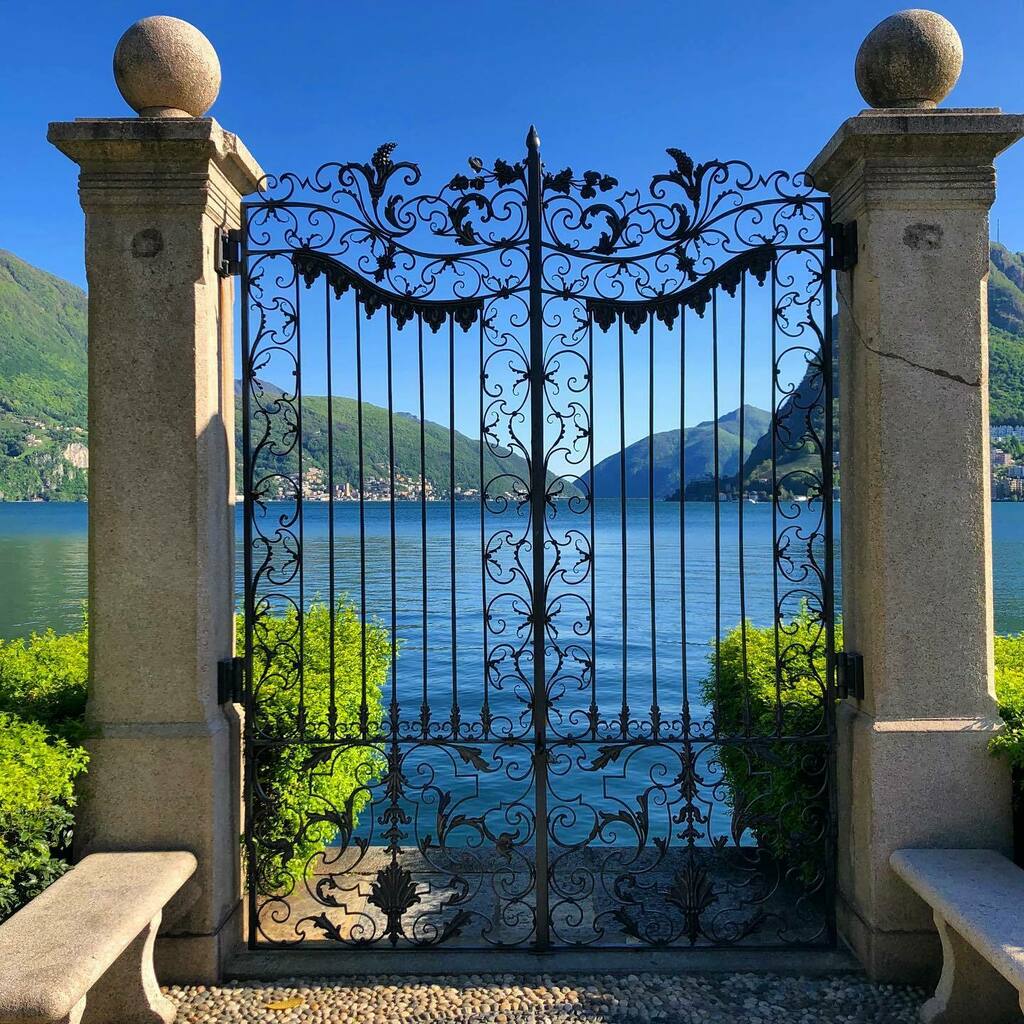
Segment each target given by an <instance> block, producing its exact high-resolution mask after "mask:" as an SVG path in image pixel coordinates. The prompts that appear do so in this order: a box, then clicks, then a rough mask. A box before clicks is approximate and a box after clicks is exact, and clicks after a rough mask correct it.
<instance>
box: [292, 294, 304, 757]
mask: <svg viewBox="0 0 1024 1024" xmlns="http://www.w3.org/2000/svg"><path fill="white" fill-rule="evenodd" d="M299 280H300V277H299V275H298V274H296V275H295V431H296V440H295V444H296V447H297V449H298V457H299V486H298V495H297V497H296V510H297V512H298V518H299V543H298V549H299V550H298V559H297V561H298V567H297V568H298V570H299V666H298V667H299V712H298V715H297V716H296V726H297V728H298V733H299V738H300V739H305V738H306V586H305V584H306V571H305V568H306V567H305V557H304V555H305V552H304V550H303V507H302V487H303V484H304V483H305V476H304V470H303V459H302V318H301V316H300V314H299V306H300V298H301V294H302V293H301V292H300V291H299Z"/></svg>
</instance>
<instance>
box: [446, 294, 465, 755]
mask: <svg viewBox="0 0 1024 1024" xmlns="http://www.w3.org/2000/svg"><path fill="white" fill-rule="evenodd" d="M448 487H449V501H448V509H449V515H450V518H449V526H450V534H451V535H450V538H449V539H450V543H451V572H452V714H451V723H452V739H453V740H457V739H458V738H459V729H460V727H461V721H462V715H461V712H460V711H459V645H458V626H457V625H456V623H457V621H458V602H457V595H458V592H457V587H456V577H455V317H454V316H452V315H451V314H449V316H448Z"/></svg>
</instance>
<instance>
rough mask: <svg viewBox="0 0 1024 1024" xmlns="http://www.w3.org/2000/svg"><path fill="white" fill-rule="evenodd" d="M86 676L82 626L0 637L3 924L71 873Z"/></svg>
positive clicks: (0, 901) (0, 909)
mask: <svg viewBox="0 0 1024 1024" xmlns="http://www.w3.org/2000/svg"><path fill="white" fill-rule="evenodd" d="M87 675H88V644H87V640H86V630H85V628H84V627H83V628H82V629H81V630H78V631H77V632H75V633H71V634H68V635H67V636H57V634H56V633H54V632H53V630H49V631H47V632H46V633H42V634H33V635H32V636H31V637H29V639H28V640H10V641H2V640H0V921H2V920H4V919H5V918H7V917H9V916H10V915H11V914H13V913H14V911H15V910H17V909H18V907H20V906H21V905H22V904H24V903H26V902H28V900H30V899H32V897H33V896H36V895H37V894H38V893H40V892H42V890H43V889H45V888H46V886H48V885H49V884H50V883H51V882H53V881H54V880H55V879H56V878H58V877H60V875H62V874H63V873H64V871H66V870H67V867H68V860H67V858H68V854H69V852H70V840H71V828H72V824H73V817H72V808H73V807H74V804H75V795H74V785H75V779H76V778H77V777H78V776H79V775H80V774H81V773H82V771H84V769H85V766H86V764H87V762H88V757H87V756H86V753H85V751H84V749H83V748H82V747H81V739H82V734H83V715H84V710H85V690H86V678H87Z"/></svg>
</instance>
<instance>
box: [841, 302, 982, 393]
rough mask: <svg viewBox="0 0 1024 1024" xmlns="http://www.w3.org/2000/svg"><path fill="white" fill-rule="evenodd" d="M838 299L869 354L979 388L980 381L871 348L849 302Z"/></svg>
mask: <svg viewBox="0 0 1024 1024" xmlns="http://www.w3.org/2000/svg"><path fill="white" fill-rule="evenodd" d="M839 299H840V302H841V303H842V305H843V307H844V309H845V310H846V312H847V313H848V314H849V318H850V322H851V323H852V324H853V332H854V334H855V335H856V338H857V341H858V342H860V344H861V345H863V346H864V348H866V349H867V350H868V351H869V352H871V353H873V354H874V355H876V356H881V357H882V358H883V359H895V360H896V361H897V362H900V363H904V364H906V365H907V366H912V367H913V368H914V369H915V370H923V371H924V372H925V373H931V374H934V375H935V376H936V377H941V378H942V379H943V380H952V381H956V383H958V384H964V385H966V386H967V387H969V388H980V387H981V381H980V380H968V379H967V378H966V377H961V376H960V375H959V374H958V373H950V372H949V371H948V370H940V369H939V368H938V367H936V366H925V365H923V364H922V363H915V362H914V360H913V359H908V358H907V357H906V356H901V355H900V354H899V352H886V351H885V350H884V349H880V348H872V346H871V345H869V344H868V343H867V341H866V340H865V339H864V333H863V331H861V329H860V324H859V323H857V317H856V316H855V315H854V312H853V309H852V308H851V307H850V304H849V302H847V301H846V297H845V296H844V295H843V294H842V292H840V293H839Z"/></svg>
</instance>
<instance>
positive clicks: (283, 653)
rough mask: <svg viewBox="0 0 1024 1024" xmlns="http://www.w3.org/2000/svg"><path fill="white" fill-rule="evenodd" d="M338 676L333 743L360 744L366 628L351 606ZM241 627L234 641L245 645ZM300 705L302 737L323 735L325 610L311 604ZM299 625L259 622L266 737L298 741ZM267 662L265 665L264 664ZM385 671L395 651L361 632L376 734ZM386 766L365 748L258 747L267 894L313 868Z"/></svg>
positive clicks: (285, 619)
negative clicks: (346, 740)
mask: <svg viewBox="0 0 1024 1024" xmlns="http://www.w3.org/2000/svg"><path fill="white" fill-rule="evenodd" d="M334 628H335V638H334V673H335V703H336V708H337V735H338V736H339V737H358V736H359V735H360V729H359V711H360V705H361V700H362V678H363V673H362V626H361V623H360V618H359V614H358V612H357V611H356V608H355V606H354V605H353V604H351V603H350V602H348V601H345V600H340V601H338V603H337V605H336V606H335V621H334ZM242 629H243V624H242V621H241V619H239V622H238V631H237V634H238V638H239V639H238V643H239V648H240V653H241V647H242V644H243V642H244V633H243V632H242ZM301 639H302V657H303V662H302V664H303V668H304V671H303V677H302V706H303V707H304V709H305V725H306V735H307V736H310V737H316V738H323V737H326V736H327V735H328V734H329V729H328V727H329V723H328V713H329V708H330V692H331V691H330V650H331V645H330V609H329V607H328V606H327V605H324V604H315V605H313V606H312V607H311V608H310V609H309V610H308V611H307V612H306V614H305V615H304V617H303V628H302V637H301ZM299 640H300V637H299V623H298V615H297V613H296V611H295V610H294V609H292V610H291V611H289V612H288V613H287V614H286V615H284V616H274V617H270V616H268V617H265V618H261V619H260V620H259V623H258V629H257V637H256V642H255V644H254V647H255V648H256V649H255V651H254V652H253V679H254V685H255V686H256V687H257V690H256V702H257V705H258V708H259V712H258V713H259V718H258V720H257V721H256V723H255V725H256V728H257V730H258V731H259V732H260V733H261V734H263V735H267V736H271V737H275V736H287V737H295V736H298V735H299V726H298V714H299V675H298V671H297V658H298V651H299ZM268 660H269V662H270V664H269V666H268ZM390 663H391V644H390V641H389V638H388V633H387V631H386V630H385V629H383V628H382V627H381V626H379V625H376V624H368V625H367V629H366V705H367V729H368V732H369V733H370V734H371V735H373V734H377V733H379V730H380V727H381V723H382V721H383V715H384V705H383V700H382V696H381V694H382V690H383V687H384V682H385V680H386V679H387V675H388V669H389V667H390ZM383 768H384V758H383V755H382V753H381V751H380V749H379V747H373V746H368V745H366V744H362V743H350V744H345V745H342V746H324V745H316V744H305V743H297V744H287V745H274V746H268V747H264V748H262V749H261V750H260V752H259V754H258V757H257V759H256V764H255V773H256V784H257V790H258V792H259V800H258V802H257V807H256V818H255V820H254V823H253V826H254V829H255V831H256V833H257V834H258V836H259V842H260V848H261V853H265V852H266V851H277V852H275V853H273V854H272V855H271V856H270V857H266V856H261V858H260V863H259V865H258V869H259V871H260V873H261V875H262V876H263V880H264V882H265V883H266V884H267V885H268V886H269V887H271V888H283V887H287V886H288V884H289V881H290V879H302V878H304V877H306V875H307V874H308V872H309V871H310V870H311V869H312V868H313V867H315V865H316V854H318V853H319V852H320V851H321V850H323V848H324V847H325V846H326V845H327V844H328V843H330V842H332V841H333V840H334V838H335V837H336V836H337V834H338V833H339V831H342V832H347V831H349V830H351V829H354V828H355V826H356V824H357V821H358V815H359V812H360V811H361V810H362V809H363V807H364V806H365V805H366V803H367V801H368V800H369V798H370V786H371V785H372V784H373V783H374V782H375V781H376V780H377V779H378V778H380V776H381V774H382V772H383Z"/></svg>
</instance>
